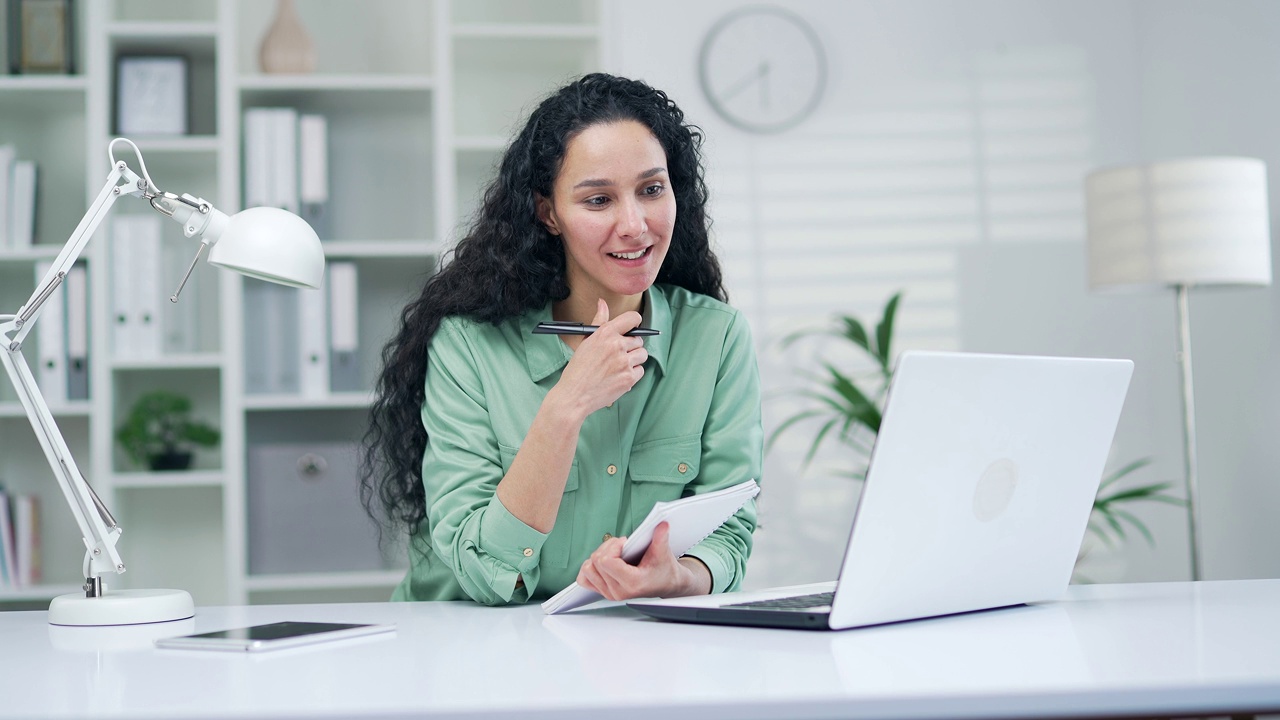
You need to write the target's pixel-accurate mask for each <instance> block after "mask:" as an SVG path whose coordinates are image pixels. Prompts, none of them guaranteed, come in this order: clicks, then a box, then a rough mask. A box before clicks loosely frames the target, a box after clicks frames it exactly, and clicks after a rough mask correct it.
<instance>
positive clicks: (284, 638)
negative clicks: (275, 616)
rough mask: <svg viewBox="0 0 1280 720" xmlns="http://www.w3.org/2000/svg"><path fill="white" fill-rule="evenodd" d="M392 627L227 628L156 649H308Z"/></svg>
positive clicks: (289, 624)
mask: <svg viewBox="0 0 1280 720" xmlns="http://www.w3.org/2000/svg"><path fill="white" fill-rule="evenodd" d="M395 629H396V626H395V625H361V624H352V623H329V622H278V623H270V624H268V625H254V626H252V627H241V628H231V629H229V630H218V631H215V632H207V633H200V634H198V635H180V636H178V637H168V638H161V639H159V640H157V641H156V647H161V648H177V649H183V650H187V649H191V650H232V651H237V652H263V651H266V650H278V649H280V648H288V647H297V646H299V645H310V644H312V643H319V642H325V641H328V640H342V639H346V638H354V637H363V636H365V635H377V634H379V633H388V632H395Z"/></svg>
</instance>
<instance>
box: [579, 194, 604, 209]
mask: <svg viewBox="0 0 1280 720" xmlns="http://www.w3.org/2000/svg"><path fill="white" fill-rule="evenodd" d="M583 202H585V203H586V204H588V205H594V206H596V207H600V206H601V205H605V204H607V203H608V202H609V198H607V197H605V196H603V195H596V196H595V197H589V198H587V199H586V200H584V201H583Z"/></svg>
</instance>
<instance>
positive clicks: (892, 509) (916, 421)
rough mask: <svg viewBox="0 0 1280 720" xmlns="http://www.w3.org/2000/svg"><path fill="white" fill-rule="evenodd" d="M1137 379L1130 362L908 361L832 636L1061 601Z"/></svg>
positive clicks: (880, 444)
mask: <svg viewBox="0 0 1280 720" xmlns="http://www.w3.org/2000/svg"><path fill="white" fill-rule="evenodd" d="M1132 371H1133V363H1132V362H1131V361H1128V360H1098V359H1077V358H1041V357H1028V356H1007V355H983V354H972V353H933V352H907V353H903V355H902V356H901V357H900V358H899V363H898V367H897V370H896V372H895V374H894V378H893V381H892V384H891V386H890V391H889V400H888V404H887V406H886V410H885V414H884V418H883V421H882V423H881V426H880V432H879V434H878V436H877V438H876V443H875V448H874V450H873V452H872V457H871V462H870V467H869V470H868V474H867V480H866V483H865V485H864V487H863V490H862V497H861V500H860V503H859V507H858V511H857V515H856V517H855V519H854V523H853V530H852V534H851V536H850V540H849V544H848V547H847V549H846V552H845V558H844V563H843V566H842V569H841V572H840V582H839V586H838V589H837V592H836V597H835V602H834V605H833V607H832V611H831V618H830V624H831V627H832V628H844V627H853V626H857V625H868V624H874V623H881V622H892V621H896V620H904V619H911V618H918V617H929V616H933V615H942V614H948V613H955V612H964V611H967V610H977V609H985V608H991V607H1001V606H1005V605H1014V604H1018V603H1024V602H1033V601H1038V600H1048V599H1052V598H1055V597H1057V596H1059V595H1060V594H1061V593H1062V592H1063V591H1064V590H1065V589H1066V586H1067V583H1068V582H1069V580H1070V576H1071V571H1072V568H1073V566H1074V563H1075V558H1076V554H1077V552H1078V551H1079V548H1080V542H1081V540H1082V538H1083V537H1084V532H1085V527H1086V524H1087V523H1088V519H1089V513H1090V510H1091V508H1092V506H1093V500H1094V496H1095V495H1096V493H1097V489H1098V483H1099V482H1100V480H1101V477H1102V472H1103V466H1104V465H1105V463H1106V460H1107V455H1108V453H1109V450H1110V447H1111V441H1112V437H1113V435H1114V433H1115V429H1116V424H1117V422H1118V421H1119V417H1120V410H1121V408H1122V406H1123V404H1124V397H1125V393H1126V391H1127V389H1128V384H1129V378H1130V376H1131V374H1132Z"/></svg>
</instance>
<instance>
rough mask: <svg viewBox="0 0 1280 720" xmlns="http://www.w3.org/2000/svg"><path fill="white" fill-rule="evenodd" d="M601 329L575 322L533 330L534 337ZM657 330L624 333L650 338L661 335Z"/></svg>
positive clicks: (646, 329) (645, 328) (540, 324)
mask: <svg viewBox="0 0 1280 720" xmlns="http://www.w3.org/2000/svg"><path fill="white" fill-rule="evenodd" d="M598 329H599V326H597V325H583V324H582V323H575V322H540V323H538V326H537V327H535V328H534V329H533V334H534V335H590V334H591V333H593V332H595V331H596V330H598ZM659 334H661V333H659V332H658V331H657V330H654V329H653V328H647V327H637V328H632V329H631V330H628V331H627V332H625V333H623V335H626V336H628V337H648V336H651V335H659Z"/></svg>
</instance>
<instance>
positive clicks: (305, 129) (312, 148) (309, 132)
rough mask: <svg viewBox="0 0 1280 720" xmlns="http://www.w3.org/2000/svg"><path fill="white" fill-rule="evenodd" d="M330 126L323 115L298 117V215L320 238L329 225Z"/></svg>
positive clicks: (324, 236) (326, 235) (328, 235)
mask: <svg viewBox="0 0 1280 720" xmlns="http://www.w3.org/2000/svg"><path fill="white" fill-rule="evenodd" d="M328 136H329V128H328V122H327V120H326V119H325V116H323V115H299V116H298V204H299V215H301V216H302V219H303V220H306V221H307V223H308V224H309V225H311V229H313V230H315V231H316V234H317V235H319V236H320V239H321V240H328V239H330V238H331V233H330V227H329V215H328V210H329V207H328V204H329V145H328V143H329V138H328Z"/></svg>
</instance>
